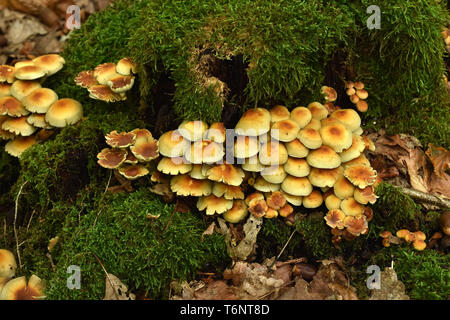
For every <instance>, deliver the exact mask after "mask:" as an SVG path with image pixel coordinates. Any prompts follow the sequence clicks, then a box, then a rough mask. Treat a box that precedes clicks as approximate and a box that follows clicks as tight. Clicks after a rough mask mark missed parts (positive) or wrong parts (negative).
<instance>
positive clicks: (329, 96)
mask: <svg viewBox="0 0 450 320" xmlns="http://www.w3.org/2000/svg"><path fill="white" fill-rule="evenodd" d="M320 92H321V93H322V94H323V95H324V97H325V101H327V102H333V101H336V99H337V92H336V90H335V89H334V88H332V87H328V86H323V87H322V88H321V89H320Z"/></svg>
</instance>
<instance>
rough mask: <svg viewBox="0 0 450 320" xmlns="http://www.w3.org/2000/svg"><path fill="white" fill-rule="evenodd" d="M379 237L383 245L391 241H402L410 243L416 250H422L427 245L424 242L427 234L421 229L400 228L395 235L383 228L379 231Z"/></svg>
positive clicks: (398, 242)
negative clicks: (412, 230)
mask: <svg viewBox="0 0 450 320" xmlns="http://www.w3.org/2000/svg"><path fill="white" fill-rule="evenodd" d="M380 237H381V238H383V240H382V244H383V246H385V247H389V246H390V245H391V243H394V244H400V243H402V242H406V243H408V244H412V245H413V247H414V249H415V250H418V251H422V250H424V249H425V248H426V247H427V244H426V242H425V239H426V238H427V236H426V235H425V233H423V232H422V231H415V232H411V231H409V230H408V229H401V230H398V231H397V232H396V236H393V235H392V233H391V232H390V231H388V230H385V231H383V232H381V233H380ZM401 239H402V240H403V241H402V240H401Z"/></svg>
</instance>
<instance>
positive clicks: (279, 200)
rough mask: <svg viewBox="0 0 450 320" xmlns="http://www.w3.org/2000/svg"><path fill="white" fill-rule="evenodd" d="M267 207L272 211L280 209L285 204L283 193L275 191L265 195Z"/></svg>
mask: <svg viewBox="0 0 450 320" xmlns="http://www.w3.org/2000/svg"><path fill="white" fill-rule="evenodd" d="M266 202H267V205H268V206H269V208H272V209H274V210H279V209H281V208H282V207H283V206H284V205H285V204H286V198H285V197H284V194H283V192H281V191H275V192H272V193H269V194H268V195H267V200H266Z"/></svg>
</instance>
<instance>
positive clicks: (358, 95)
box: [345, 81, 369, 112]
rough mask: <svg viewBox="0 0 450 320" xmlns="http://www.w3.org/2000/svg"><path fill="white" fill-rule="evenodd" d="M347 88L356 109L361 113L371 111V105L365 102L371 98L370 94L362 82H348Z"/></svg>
mask: <svg viewBox="0 0 450 320" xmlns="http://www.w3.org/2000/svg"><path fill="white" fill-rule="evenodd" d="M345 88H346V89H347V91H346V93H347V95H348V96H349V97H350V101H351V102H352V103H353V104H354V105H355V106H356V109H357V110H358V111H359V112H366V111H367V110H368V109H369V105H368V104H367V102H366V101H365V100H366V99H367V97H368V96H369V93H368V92H367V90H366V89H364V83H363V82H361V81H357V82H353V81H347V83H346V85H345Z"/></svg>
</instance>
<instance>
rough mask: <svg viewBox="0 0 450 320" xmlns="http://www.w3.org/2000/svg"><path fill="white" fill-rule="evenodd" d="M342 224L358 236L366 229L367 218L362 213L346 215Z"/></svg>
mask: <svg viewBox="0 0 450 320" xmlns="http://www.w3.org/2000/svg"><path fill="white" fill-rule="evenodd" d="M344 226H345V229H346V230H347V231H348V232H349V233H350V234H351V235H353V236H359V235H360V234H362V233H364V232H365V231H366V230H367V220H366V217H365V216H363V215H361V216H358V217H354V216H346V217H345V218H344Z"/></svg>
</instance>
